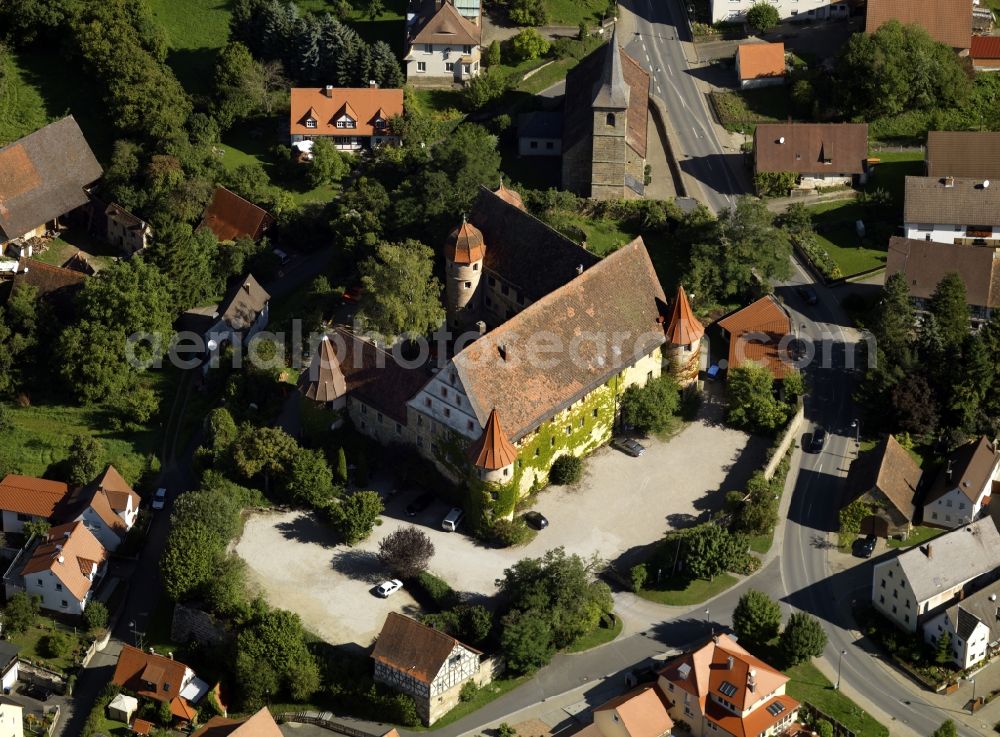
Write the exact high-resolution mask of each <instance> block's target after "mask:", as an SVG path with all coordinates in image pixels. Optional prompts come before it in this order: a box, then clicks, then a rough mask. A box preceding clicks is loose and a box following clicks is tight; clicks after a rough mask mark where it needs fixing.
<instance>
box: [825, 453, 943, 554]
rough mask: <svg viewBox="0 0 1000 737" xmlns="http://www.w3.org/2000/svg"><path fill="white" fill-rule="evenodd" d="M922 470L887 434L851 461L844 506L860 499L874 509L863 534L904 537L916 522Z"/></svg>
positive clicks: (863, 528) (864, 523) (863, 522)
mask: <svg viewBox="0 0 1000 737" xmlns="http://www.w3.org/2000/svg"><path fill="white" fill-rule="evenodd" d="M922 473H923V472H922V471H921V470H920V466H918V465H917V463H916V461H914V460H913V458H912V457H911V456H910V454H909V453H908V452H907V450H906V449H905V448H904V447H903V446H901V445H900V444H899V443H898V442H896V438H894V437H893V436H892V435H888V436H887V437H886V438H884V439H883V440H882V441H881V442H880V443H879V444H878V445H876V446H875V447H874V448H873V449H872V450H870V451H868V452H867V453H862V454H861V455H860V456H859V457H858V458H857V459H856V460H855V461H854V462H853V463H852V464H851V468H850V470H849V471H848V473H847V487H846V495H845V497H844V500H843V504H842V505H841V506H842V507H847V506H849V505H851V504H853V503H854V502H856V501H858V500H861V501H864V502H865V503H867V504H868V505H869V506H870V507H871V509H872V513H871V514H870V515H868V516H867V517H865V518H864V519H863V520H862V521H861V534H862V535H876V536H877V537H889V536H890V535H902V536H904V537H905V536H906V535H907V534H909V531H910V528H911V526H912V523H913V517H914V512H915V511H916V508H915V506H914V501H913V500H914V496H915V495H916V493H917V488H918V487H919V485H920V478H921V475H922Z"/></svg>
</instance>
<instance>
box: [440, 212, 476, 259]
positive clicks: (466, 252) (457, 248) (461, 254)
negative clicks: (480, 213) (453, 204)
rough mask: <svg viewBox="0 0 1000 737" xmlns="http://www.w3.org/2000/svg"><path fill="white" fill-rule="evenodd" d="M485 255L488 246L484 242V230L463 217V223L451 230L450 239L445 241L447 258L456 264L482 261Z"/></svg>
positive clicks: (445, 255)
mask: <svg viewBox="0 0 1000 737" xmlns="http://www.w3.org/2000/svg"><path fill="white" fill-rule="evenodd" d="M485 255H486V246H485V245H484V243H483V232H482V231H481V230H480V229H479V228H477V227H476V226H475V225H473V224H472V223H470V222H469V221H468V220H466V219H465V218H462V224H461V225H459V226H458V227H457V228H455V229H454V230H453V231H451V234H450V235H449V236H448V239H447V240H446V241H445V242H444V257H445V259H446V260H448V261H452V262H454V263H456V264H463V265H467V264H471V263H472V262H473V261H482V260H483V256H485Z"/></svg>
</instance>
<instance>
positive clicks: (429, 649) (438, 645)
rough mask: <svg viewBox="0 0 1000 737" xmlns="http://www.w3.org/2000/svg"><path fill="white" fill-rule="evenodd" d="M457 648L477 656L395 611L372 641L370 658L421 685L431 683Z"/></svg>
mask: <svg viewBox="0 0 1000 737" xmlns="http://www.w3.org/2000/svg"><path fill="white" fill-rule="evenodd" d="M456 645H462V647H464V648H466V649H467V650H470V651H471V652H474V653H477V654H478V653H479V651H478V650H476V649H474V648H471V647H469V646H468V645H464V644H462V643H461V642H459V641H458V640H456V639H455V638H454V637H451V636H450V635H446V634H445V633H444V632H441V631H440V630H436V629H434V628H433V627H428V626H427V625H425V624H421V623H420V622H418V621H417V620H415V619H411V618H410V617H407V616H404V615H402V614H399V613H398V612H389V614H388V616H387V617H386V618H385V624H383V625H382V631H381V632H380V633H379V635H378V639H377V640H376V641H375V649H374V650H373V651H372V659H374V660H377V661H378V662H380V663H383V664H384V665H387V666H389V667H390V668H393V669H395V670H398V671H401V672H403V673H406V674H407V675H409V676H412V677H413V678H415V679H417V680H418V681H420V682H421V683H431V682H432V681H433V680H434V678H435V676H437V674H438V673H439V672H440V671H441V667H442V666H443V665H444V664H445V661H447V659H448V656H449V655H451V652H452V650H454V649H455V646H456Z"/></svg>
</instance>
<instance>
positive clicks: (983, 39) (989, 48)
mask: <svg viewBox="0 0 1000 737" xmlns="http://www.w3.org/2000/svg"><path fill="white" fill-rule="evenodd" d="M969 56H971V57H972V58H973V60H975V59H995V60H998V61H1000V36H973V37H972V46H971V47H969Z"/></svg>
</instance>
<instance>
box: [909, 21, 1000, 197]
mask: <svg viewBox="0 0 1000 737" xmlns="http://www.w3.org/2000/svg"><path fill="white" fill-rule="evenodd" d="M996 41H997V45H998V47H1000V36H998V37H996ZM998 54H1000V48H998ZM927 176H929V177H938V178H940V177H973V178H976V179H991V178H992V179H1000V132H996V131H929V132H928V133H927Z"/></svg>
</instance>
